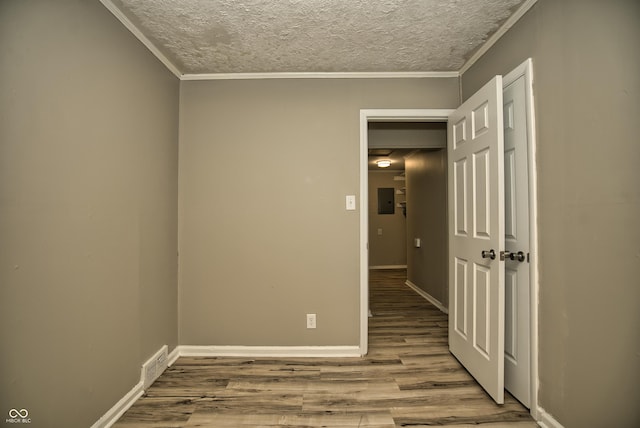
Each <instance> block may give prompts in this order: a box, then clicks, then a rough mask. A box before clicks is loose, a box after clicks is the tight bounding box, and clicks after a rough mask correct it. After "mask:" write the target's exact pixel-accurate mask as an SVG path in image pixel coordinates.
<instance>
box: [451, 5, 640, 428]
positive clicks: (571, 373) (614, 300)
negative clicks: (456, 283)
mask: <svg viewBox="0 0 640 428" xmlns="http://www.w3.org/2000/svg"><path fill="white" fill-rule="evenodd" d="M639 23H640V3H639V2H637V1H632V0H629V1H620V0H616V1H609V2H601V1H593V0H590V1H577V0H576V1H567V0H565V1H557V0H539V1H538V3H537V5H536V6H534V8H533V9H532V10H531V11H529V13H528V14H527V15H526V16H525V18H524V19H523V20H522V21H520V22H519V23H518V24H517V25H516V26H515V27H513V28H512V29H511V30H510V31H509V32H508V33H507V34H506V36H505V37H503V38H502V39H501V40H500V41H499V42H498V43H497V44H496V45H495V46H494V47H493V48H492V49H491V50H490V51H489V52H488V53H487V54H486V55H485V56H484V57H483V58H482V59H481V60H480V61H479V62H478V63H477V64H476V65H475V66H474V67H472V68H471V69H470V70H469V71H467V72H466V73H465V74H464V76H463V79H462V87H463V92H464V96H465V98H466V97H468V96H469V95H470V94H472V93H473V92H474V91H475V90H476V89H478V88H479V87H480V86H481V85H482V83H484V82H486V81H487V80H489V78H490V77H491V76H492V75H494V74H505V73H507V72H508V71H510V70H511V69H513V68H514V67H515V66H517V65H518V64H519V63H521V62H522V61H523V60H524V59H526V58H527V57H532V58H533V67H534V77H535V83H534V95H535V100H536V121H537V127H536V131H537V133H538V135H537V142H538V155H537V162H538V190H539V195H538V201H539V244H540V248H539V255H538V256H539V261H540V308H539V317H540V326H539V328H540V337H539V340H540V403H541V405H542V407H543V408H544V409H546V410H547V411H548V412H550V413H551V414H552V415H553V416H554V417H555V418H556V419H557V420H558V421H559V422H560V423H561V424H563V425H564V426H565V427H567V428H572V427H581V428H583V427H603V426H619V427H631V426H640V407H639V406H638V402H639V401H638V400H639V398H640V334H639V333H638V326H640V310H639V309H638V308H639V306H638V302H640V286H639V284H640V279H639V278H640V263H639V261H640V259H639V257H640V226H639V225H638V220H639V219H640V168H639V167H638V165H639V164H640V144H638V136H637V132H636V130H635V126H636V123H637V121H638V117H640V48H639V46H638V41H640V25H639Z"/></svg>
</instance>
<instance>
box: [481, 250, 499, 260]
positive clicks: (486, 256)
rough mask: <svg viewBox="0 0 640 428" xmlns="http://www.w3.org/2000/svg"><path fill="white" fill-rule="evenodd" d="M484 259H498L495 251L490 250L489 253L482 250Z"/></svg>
mask: <svg viewBox="0 0 640 428" xmlns="http://www.w3.org/2000/svg"><path fill="white" fill-rule="evenodd" d="M482 258H483V259H491V260H495V259H496V252H495V251H494V250H493V248H492V249H490V250H489V251H487V250H482Z"/></svg>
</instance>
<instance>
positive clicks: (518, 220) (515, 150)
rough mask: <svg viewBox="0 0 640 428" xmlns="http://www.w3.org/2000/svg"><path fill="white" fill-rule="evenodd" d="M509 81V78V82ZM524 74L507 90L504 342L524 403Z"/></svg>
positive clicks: (527, 391) (512, 386) (527, 389)
mask: <svg viewBox="0 0 640 428" xmlns="http://www.w3.org/2000/svg"><path fill="white" fill-rule="evenodd" d="M506 83H507V82H505V84H506ZM525 93H526V92H525V77H524V75H520V77H518V78H517V79H516V80H514V81H513V82H512V83H510V84H508V85H507V86H506V87H505V88H504V92H503V115H504V116H503V118H504V119H503V123H504V180H505V195H504V199H505V214H504V215H505V248H506V250H507V252H508V253H509V255H510V257H507V258H506V260H505V344H504V358H505V360H504V364H505V366H504V384H505V388H506V389H507V390H508V391H509V392H511V394H513V396H514V397H516V398H517V399H518V400H519V401H520V402H521V403H522V404H524V405H525V406H527V407H529V406H530V401H531V397H530V396H531V386H530V385H531V369H530V367H531V361H530V360H531V355H530V342H531V338H530V325H531V316H530V298H529V296H530V294H529V293H530V284H529V278H530V272H529V270H530V264H529V174H528V147H527V122H526V121H527V117H526V98H525V97H526V95H525Z"/></svg>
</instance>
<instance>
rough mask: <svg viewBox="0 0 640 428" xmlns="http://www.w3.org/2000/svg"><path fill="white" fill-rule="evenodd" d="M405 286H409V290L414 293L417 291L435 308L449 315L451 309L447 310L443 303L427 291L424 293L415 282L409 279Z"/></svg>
mask: <svg viewBox="0 0 640 428" xmlns="http://www.w3.org/2000/svg"><path fill="white" fill-rule="evenodd" d="M405 284H406V285H407V286H409V288H411V289H412V290H413V291H415V292H416V293H418V294H419V295H421V296H422V297H424V298H425V299H427V300H428V301H429V302H430V303H431V304H432V305H433V306H435V307H436V308H438V309H440V310H441V311H442V312H444V313H445V314H448V313H449V309H447V308H445V307H444V305H443V304H442V302H440V301H439V300H438V299H436V298H435V297H433V296H432V295H431V294H429V293H427V292H426V291H424V290H423V289H422V288H420V287H418V286H417V285H415V284H414V283H413V282H411V281H409V280H408V279H407V281H406V282H405Z"/></svg>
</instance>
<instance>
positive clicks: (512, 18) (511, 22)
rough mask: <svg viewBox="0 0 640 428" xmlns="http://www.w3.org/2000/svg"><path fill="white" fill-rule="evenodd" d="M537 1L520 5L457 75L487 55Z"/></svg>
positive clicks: (532, 0) (528, 1) (533, 0)
mask: <svg viewBox="0 0 640 428" xmlns="http://www.w3.org/2000/svg"><path fill="white" fill-rule="evenodd" d="M537 1H538V0H526V1H525V2H524V3H522V5H521V6H520V7H519V8H518V10H516V11H515V12H514V13H513V15H511V16H510V17H509V18H508V19H507V20H506V21H505V22H504V24H502V25H501V26H500V28H498V30H497V31H496V32H495V33H493V34H492V35H491V37H489V38H488V39H487V41H486V42H484V44H483V45H482V46H480V49H478V50H477V51H475V53H474V54H473V55H472V56H471V58H469V59H468V60H467V62H465V63H464V64H463V65H462V67H461V68H460V70H458V73H459V74H460V75H462V74H464V73H465V72H466V71H467V70H468V69H470V68H471V66H473V64H475V63H476V61H478V60H479V59H480V58H481V57H482V55H484V54H485V53H487V51H488V50H489V49H491V47H492V46H493V45H495V44H496V42H497V41H498V40H500V38H501V37H502V36H504V34H505V33H506V32H507V31H509V29H510V28H511V27H513V26H514V25H515V23H516V22H518V21H519V20H520V18H522V17H523V16H524V14H525V13H527V12H528V11H529V9H531V8H532V7H533V5H534V4H536V3H537Z"/></svg>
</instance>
